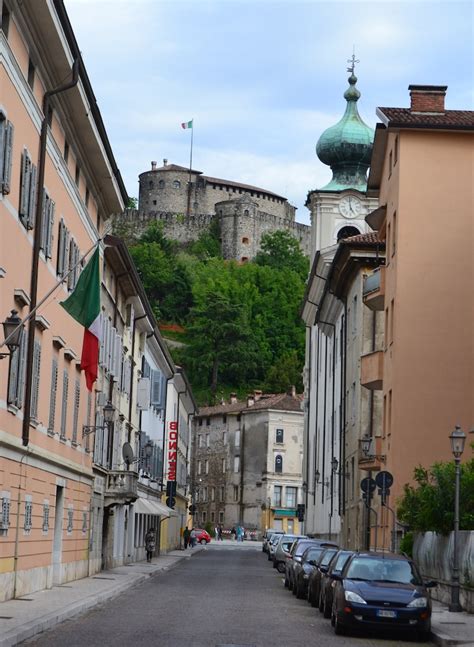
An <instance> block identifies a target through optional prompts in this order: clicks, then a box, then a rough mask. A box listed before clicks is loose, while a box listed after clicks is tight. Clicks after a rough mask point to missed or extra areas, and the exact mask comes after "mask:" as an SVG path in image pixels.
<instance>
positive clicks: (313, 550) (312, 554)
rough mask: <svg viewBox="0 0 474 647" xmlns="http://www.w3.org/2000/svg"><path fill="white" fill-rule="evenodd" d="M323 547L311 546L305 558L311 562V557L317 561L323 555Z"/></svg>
mask: <svg viewBox="0 0 474 647" xmlns="http://www.w3.org/2000/svg"><path fill="white" fill-rule="evenodd" d="M323 550H324V549H323V548H310V549H309V550H307V551H306V552H305V554H304V560H305V562H309V560H310V559H312V560H314V561H316V560H317V559H318V557H319V556H320V555H321V553H322V552H323Z"/></svg>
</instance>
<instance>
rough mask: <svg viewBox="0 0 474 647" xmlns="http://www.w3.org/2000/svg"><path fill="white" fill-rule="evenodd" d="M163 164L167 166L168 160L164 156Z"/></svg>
mask: <svg viewBox="0 0 474 647" xmlns="http://www.w3.org/2000/svg"><path fill="white" fill-rule="evenodd" d="M163 166H168V160H167V159H166V157H163Z"/></svg>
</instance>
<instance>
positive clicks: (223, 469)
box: [222, 458, 227, 474]
mask: <svg viewBox="0 0 474 647" xmlns="http://www.w3.org/2000/svg"><path fill="white" fill-rule="evenodd" d="M226 467H227V463H226V459H225V458H223V459H222V473H223V474H225V471H226Z"/></svg>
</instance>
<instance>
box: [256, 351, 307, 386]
mask: <svg viewBox="0 0 474 647" xmlns="http://www.w3.org/2000/svg"><path fill="white" fill-rule="evenodd" d="M302 369H303V366H302V362H301V359H300V358H299V357H298V353H297V352H296V351H295V350H293V351H290V352H289V353H285V354H284V355H282V356H281V357H279V358H278V359H277V360H276V362H275V364H274V365H273V366H272V367H271V368H270V370H269V371H268V375H267V380H266V383H265V387H264V388H265V391H268V392H270V393H282V392H283V391H287V390H288V389H289V388H290V387H291V386H295V387H296V390H297V391H298V392H300V393H301V391H302V390H303V375H302Z"/></svg>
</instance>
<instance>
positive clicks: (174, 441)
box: [168, 420, 178, 481]
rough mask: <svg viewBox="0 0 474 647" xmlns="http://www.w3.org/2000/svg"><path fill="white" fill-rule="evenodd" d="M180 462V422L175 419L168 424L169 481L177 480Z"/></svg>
mask: <svg viewBox="0 0 474 647" xmlns="http://www.w3.org/2000/svg"><path fill="white" fill-rule="evenodd" d="M177 462H178V423H177V422H176V421H175V420H173V421H171V422H170V423H169V425H168V481H176V465H177Z"/></svg>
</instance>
